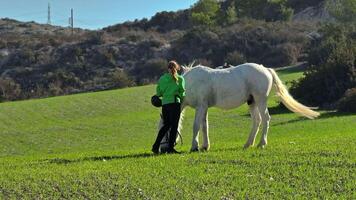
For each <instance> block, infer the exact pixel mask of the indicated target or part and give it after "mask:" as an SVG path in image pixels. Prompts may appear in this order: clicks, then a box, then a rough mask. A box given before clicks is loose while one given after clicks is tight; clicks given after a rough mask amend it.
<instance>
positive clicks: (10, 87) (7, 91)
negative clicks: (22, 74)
mask: <svg viewBox="0 0 356 200" xmlns="http://www.w3.org/2000/svg"><path fill="white" fill-rule="evenodd" d="M0 92H1V93H0V99H1V101H12V100H16V99H18V98H19V97H20V94H21V87H20V85H19V84H18V83H16V82H15V81H14V80H13V79H12V78H10V77H1V78H0Z"/></svg>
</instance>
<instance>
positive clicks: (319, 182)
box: [0, 70, 356, 199]
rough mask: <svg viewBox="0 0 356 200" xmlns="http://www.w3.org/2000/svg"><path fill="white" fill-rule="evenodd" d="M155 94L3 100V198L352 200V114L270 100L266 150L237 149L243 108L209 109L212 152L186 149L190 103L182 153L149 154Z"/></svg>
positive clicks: (355, 132)
mask: <svg viewBox="0 0 356 200" xmlns="http://www.w3.org/2000/svg"><path fill="white" fill-rule="evenodd" d="M279 74H280V76H281V78H282V79H283V80H285V81H290V80H292V79H296V78H298V77H300V76H301V75H302V73H301V72H298V71H291V70H283V71H280V72H279ZM306 92H307V91H306ZM153 93H154V86H144V87H136V88H129V89H122V90H114V91H105V92H97V93H88V94H78V95H71V96H63V97H55V98H47V99H39V100H29V101H20V102H9V103H2V104H0V138H1V139H0V199H42V198H43V199H356V191H355V190H356V170H355V169H356V115H350V114H349V115H347V114H338V113H333V112H325V111H322V115H321V117H320V118H319V119H316V120H307V119H305V118H301V117H299V116H297V115H295V114H293V113H290V112H287V111H283V110H280V109H278V108H277V107H276V106H277V102H276V98H275V97H273V96H271V98H270V101H269V107H270V112H271V115H272V120H271V125H270V132H269V138H268V139H269V140H268V142H269V143H268V146H267V147H266V148H265V149H263V150H261V149H257V148H251V149H248V150H243V149H242V147H243V144H244V143H245V142H246V140H247V137H248V133H249V131H250V126H251V125H250V124H251V121H250V118H249V115H248V112H247V106H242V107H241V108H239V109H236V110H231V111H223V110H219V109H211V110H210V112H209V120H210V139H211V150H210V151H209V152H199V153H189V152H188V151H189V149H190V144H191V137H192V131H191V129H192V128H191V127H192V121H193V111H192V109H188V111H187V113H186V119H185V121H184V130H183V138H184V144H183V145H178V147H177V149H178V150H180V151H183V152H184V153H183V154H180V155H159V156H153V155H152V154H151V152H150V149H151V145H152V143H153V141H154V139H155V137H156V125H157V120H158V118H159V112H160V111H159V109H156V108H154V107H152V106H151V105H150V102H149V100H150V96H151V95H152V94H153ZM259 136H260V134H259V135H258V138H257V139H259Z"/></svg>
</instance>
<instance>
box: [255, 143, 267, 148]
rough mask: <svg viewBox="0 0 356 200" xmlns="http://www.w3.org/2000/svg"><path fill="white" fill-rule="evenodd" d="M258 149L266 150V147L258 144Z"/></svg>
mask: <svg viewBox="0 0 356 200" xmlns="http://www.w3.org/2000/svg"><path fill="white" fill-rule="evenodd" d="M257 147H258V148H260V149H264V148H265V147H266V145H265V144H258V146H257Z"/></svg>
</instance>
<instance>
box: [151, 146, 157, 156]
mask: <svg viewBox="0 0 356 200" xmlns="http://www.w3.org/2000/svg"><path fill="white" fill-rule="evenodd" d="M151 151H152V152H153V153H154V154H159V147H158V148H157V147H155V146H153V147H152V150H151Z"/></svg>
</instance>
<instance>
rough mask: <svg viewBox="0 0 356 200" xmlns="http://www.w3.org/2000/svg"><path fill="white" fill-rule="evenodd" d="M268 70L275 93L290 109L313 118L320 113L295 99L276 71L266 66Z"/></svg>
mask: <svg viewBox="0 0 356 200" xmlns="http://www.w3.org/2000/svg"><path fill="white" fill-rule="evenodd" d="M268 71H269V72H270V73H271V75H272V77H273V84H274V86H275V88H276V92H277V95H278V96H279V97H280V99H281V101H282V103H283V105H285V106H286V107H287V108H288V109H289V110H290V111H292V112H294V113H298V114H300V115H303V116H305V117H307V118H309V119H314V118H316V117H318V116H319V115H320V113H318V112H316V111H314V110H312V109H311V108H310V107H307V106H305V105H303V104H301V103H299V102H298V101H296V100H295V99H294V98H293V97H292V96H291V95H290V94H289V92H288V90H287V88H286V86H285V85H284V84H283V83H282V81H281V79H280V78H279V77H278V75H277V73H276V72H275V71H274V70H273V69H271V68H268Z"/></svg>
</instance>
